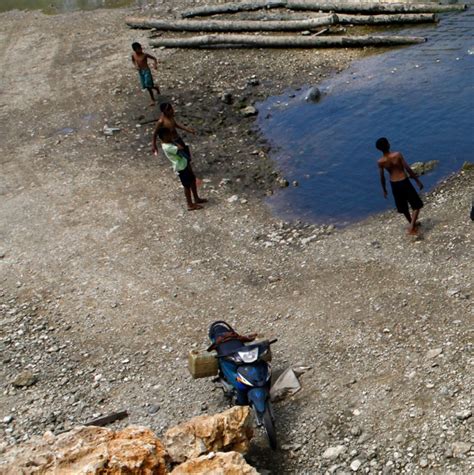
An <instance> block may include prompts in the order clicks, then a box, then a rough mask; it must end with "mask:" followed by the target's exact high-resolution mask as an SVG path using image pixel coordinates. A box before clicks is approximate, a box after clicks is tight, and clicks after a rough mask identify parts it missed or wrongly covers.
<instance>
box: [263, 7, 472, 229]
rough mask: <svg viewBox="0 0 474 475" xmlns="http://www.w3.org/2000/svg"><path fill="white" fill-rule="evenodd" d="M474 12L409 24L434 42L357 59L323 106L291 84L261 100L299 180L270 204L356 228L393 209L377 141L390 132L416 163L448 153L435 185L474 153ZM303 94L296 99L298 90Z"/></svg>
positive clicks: (433, 177) (287, 167) (266, 128)
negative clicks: (383, 179) (382, 175)
mask: <svg viewBox="0 0 474 475" xmlns="http://www.w3.org/2000/svg"><path fill="white" fill-rule="evenodd" d="M473 31H474V11H473V9H472V8H471V9H470V10H468V11H467V12H465V13H461V14H459V13H458V14H444V15H442V16H441V21H440V23H439V25H438V26H430V27H426V26H424V27H416V28H410V29H404V30H403V31H402V32H401V34H409V35H419V36H427V37H428V38H429V41H428V42H427V43H424V44H421V45H416V46H410V47H408V48H403V49H396V50H391V51H390V52H388V53H383V54H379V55H377V56H372V57H370V58H367V59H364V60H361V61H358V62H355V63H353V65H352V67H351V68H350V70H348V71H345V72H344V73H341V74H340V75H338V76H336V77H335V78H334V79H331V80H329V81H326V82H324V83H322V84H320V85H318V86H319V87H320V89H321V90H322V91H323V92H324V95H323V97H322V99H321V101H320V102H319V103H317V104H312V103H307V102H305V101H304V95H305V91H299V92H296V93H295V92H294V91H290V92H288V93H287V94H284V95H282V96H279V97H272V98H270V99H268V100H267V101H265V102H263V103H261V104H259V111H260V114H259V126H260V127H261V130H262V131H263V133H264V135H265V136H266V137H267V138H268V139H269V141H270V143H271V145H272V146H273V147H274V152H273V158H274V159H275V160H276V161H277V163H278V165H279V166H280V168H281V169H282V171H283V172H284V175H285V176H286V177H287V178H288V179H289V180H290V181H292V180H297V181H298V182H299V186H298V187H290V188H287V189H284V190H282V191H280V192H277V193H276V194H275V195H274V196H273V197H271V198H269V200H268V202H269V204H270V206H271V207H272V208H273V210H274V211H275V213H276V214H277V215H279V216H281V217H282V218H284V219H288V220H293V219H297V218H298V219H303V220H306V221H310V222H315V223H334V224H338V225H346V224H349V223H351V222H354V221H357V220H361V219H363V218H365V217H367V216H368V215H370V214H373V213H376V212H380V211H383V210H386V209H388V208H393V207H394V205H393V201H392V197H391V196H390V197H389V200H388V201H386V200H384V199H383V196H382V189H381V186H380V182H379V177H378V170H377V165H376V159H377V158H378V157H379V155H380V153H378V151H377V150H376V149H375V146H374V143H375V141H376V139H377V138H378V137H381V136H386V137H388V139H389V140H390V142H391V145H392V150H400V151H402V153H403V154H404V156H405V158H406V159H407V161H408V163H413V162H416V161H426V160H433V159H436V160H439V161H440V164H439V166H438V167H437V168H436V169H435V170H434V171H433V172H430V173H429V174H427V175H423V176H422V177H421V180H422V182H423V184H424V185H425V190H430V189H432V188H433V187H434V185H435V184H436V183H438V182H439V181H440V180H441V179H442V178H444V177H446V176H447V175H449V174H450V173H452V172H453V171H457V170H459V169H460V167H461V166H462V163H463V162H464V161H466V160H470V161H472V159H473V156H472V150H474V94H473V93H474V91H473V83H474V38H473V36H472V32H473ZM295 94H296V97H292V96H294V95H295Z"/></svg>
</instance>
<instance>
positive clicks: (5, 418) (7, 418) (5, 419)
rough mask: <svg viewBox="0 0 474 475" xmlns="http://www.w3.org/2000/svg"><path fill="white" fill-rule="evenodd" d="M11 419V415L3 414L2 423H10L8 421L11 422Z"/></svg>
mask: <svg viewBox="0 0 474 475" xmlns="http://www.w3.org/2000/svg"><path fill="white" fill-rule="evenodd" d="M12 421H13V416H11V415H10V416H5V417H4V418H3V423H4V424H10V422H12Z"/></svg>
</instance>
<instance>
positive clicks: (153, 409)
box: [148, 404, 160, 414]
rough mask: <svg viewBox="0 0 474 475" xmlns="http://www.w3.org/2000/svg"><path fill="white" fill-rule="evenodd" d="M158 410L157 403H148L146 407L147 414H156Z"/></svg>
mask: <svg viewBox="0 0 474 475" xmlns="http://www.w3.org/2000/svg"><path fill="white" fill-rule="evenodd" d="M159 410H160V406H158V404H150V406H149V407H148V414H156V413H157V412H158V411H159Z"/></svg>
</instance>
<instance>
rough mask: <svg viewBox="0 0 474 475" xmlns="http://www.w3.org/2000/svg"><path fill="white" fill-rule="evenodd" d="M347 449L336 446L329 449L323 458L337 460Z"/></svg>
mask: <svg viewBox="0 0 474 475" xmlns="http://www.w3.org/2000/svg"><path fill="white" fill-rule="evenodd" d="M346 450H347V449H346V447H344V446H343V445H336V446H335V447H328V448H327V449H326V450H325V451H324V453H323V455H322V457H323V458H324V459H329V460H335V459H337V458H338V457H339V456H340V455H342V454H343V453H344V452H345V451H346Z"/></svg>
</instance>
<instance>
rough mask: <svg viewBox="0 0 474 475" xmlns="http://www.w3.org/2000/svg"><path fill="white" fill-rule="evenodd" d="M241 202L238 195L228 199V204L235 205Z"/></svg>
mask: <svg viewBox="0 0 474 475" xmlns="http://www.w3.org/2000/svg"><path fill="white" fill-rule="evenodd" d="M236 201H239V197H238V196H237V195H232V196H231V197H230V198H227V203H235V202H236Z"/></svg>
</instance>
